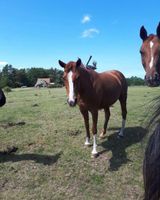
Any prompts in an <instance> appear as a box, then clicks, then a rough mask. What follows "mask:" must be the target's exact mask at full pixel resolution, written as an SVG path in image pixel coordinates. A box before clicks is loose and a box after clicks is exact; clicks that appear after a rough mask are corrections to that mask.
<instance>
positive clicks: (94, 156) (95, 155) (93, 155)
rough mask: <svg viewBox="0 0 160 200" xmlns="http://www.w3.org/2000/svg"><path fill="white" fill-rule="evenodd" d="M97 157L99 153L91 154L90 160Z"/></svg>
mask: <svg viewBox="0 0 160 200" xmlns="http://www.w3.org/2000/svg"><path fill="white" fill-rule="evenodd" d="M98 156H99V153H96V154H92V155H91V158H97V157H98Z"/></svg>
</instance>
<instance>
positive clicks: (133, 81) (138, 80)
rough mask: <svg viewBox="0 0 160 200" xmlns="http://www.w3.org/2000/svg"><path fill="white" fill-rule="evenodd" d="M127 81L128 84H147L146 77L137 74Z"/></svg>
mask: <svg viewBox="0 0 160 200" xmlns="http://www.w3.org/2000/svg"><path fill="white" fill-rule="evenodd" d="M127 83H128V86H136V85H137V86H138V85H145V81H144V79H142V78H139V77H136V76H132V77H131V78H127Z"/></svg>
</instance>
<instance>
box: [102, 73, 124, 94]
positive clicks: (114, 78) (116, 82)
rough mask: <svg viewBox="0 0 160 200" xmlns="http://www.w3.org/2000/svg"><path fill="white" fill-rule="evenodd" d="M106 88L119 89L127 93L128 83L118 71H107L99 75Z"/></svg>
mask: <svg viewBox="0 0 160 200" xmlns="http://www.w3.org/2000/svg"><path fill="white" fill-rule="evenodd" d="M99 75H100V77H101V79H102V81H103V82H104V84H105V85H106V87H107V88H108V87H111V88H112V87H113V88H118V89H119V90H121V91H122V92H125V93H127V88H128V86H127V81H126V78H125V76H124V75H123V74H122V73H121V72H120V71H118V70H112V71H106V72H102V73H100V74H99Z"/></svg>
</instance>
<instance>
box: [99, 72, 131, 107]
mask: <svg viewBox="0 0 160 200" xmlns="http://www.w3.org/2000/svg"><path fill="white" fill-rule="evenodd" d="M96 82H97V84H96V89H98V91H99V95H98V96H99V99H101V100H100V101H101V105H102V106H101V107H105V105H106V106H110V105H112V104H114V103H115V102H116V101H117V100H118V99H119V100H120V99H121V100H124V101H126V98H127V82H126V79H125V76H124V75H123V74H122V73H121V72H119V71H117V70H112V71H106V72H102V73H99V74H98V78H97V81H96ZM100 97H101V98H100Z"/></svg>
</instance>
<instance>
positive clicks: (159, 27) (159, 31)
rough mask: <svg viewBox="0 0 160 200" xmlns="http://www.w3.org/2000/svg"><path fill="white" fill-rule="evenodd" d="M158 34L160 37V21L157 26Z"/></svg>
mask: <svg viewBox="0 0 160 200" xmlns="http://www.w3.org/2000/svg"><path fill="white" fill-rule="evenodd" d="M157 36H158V38H159V39H160V22H159V24H158V26H157Z"/></svg>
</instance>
